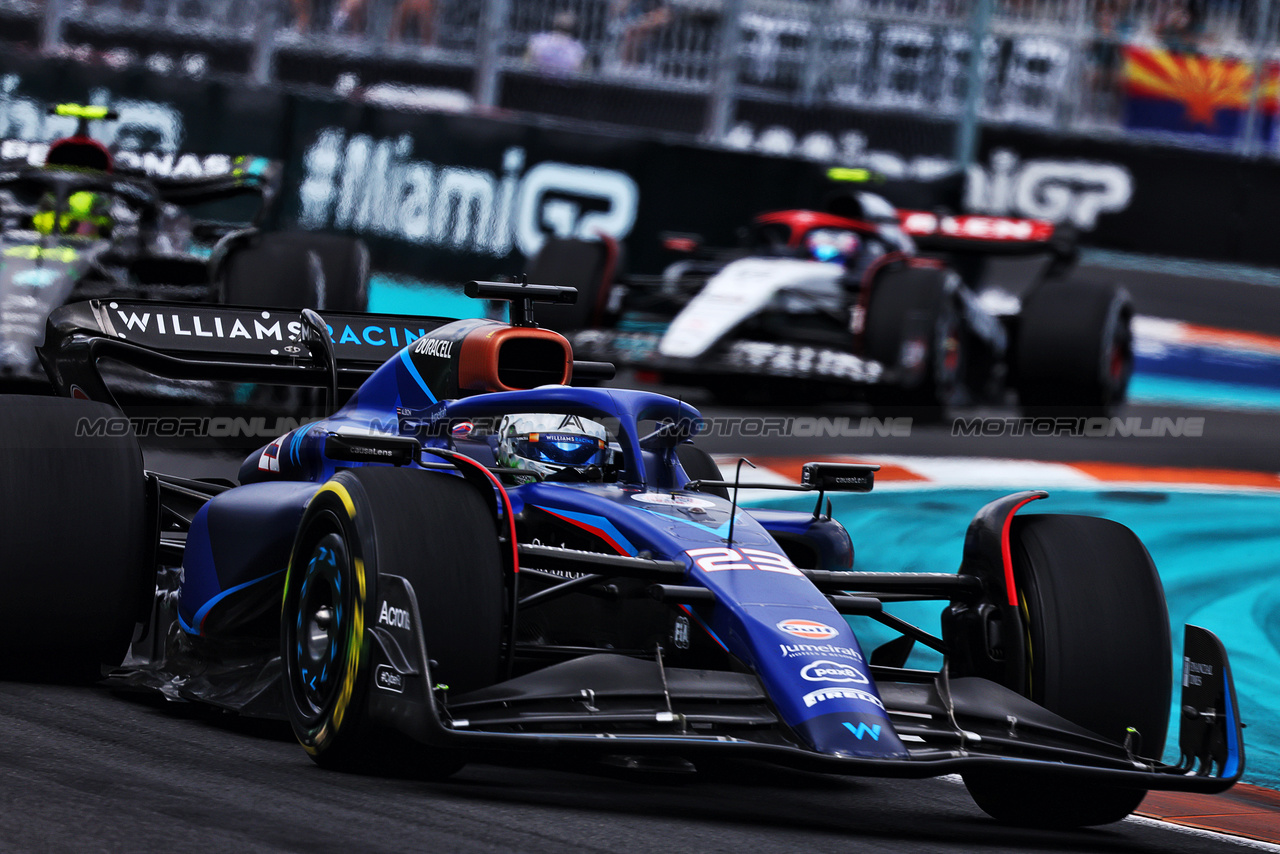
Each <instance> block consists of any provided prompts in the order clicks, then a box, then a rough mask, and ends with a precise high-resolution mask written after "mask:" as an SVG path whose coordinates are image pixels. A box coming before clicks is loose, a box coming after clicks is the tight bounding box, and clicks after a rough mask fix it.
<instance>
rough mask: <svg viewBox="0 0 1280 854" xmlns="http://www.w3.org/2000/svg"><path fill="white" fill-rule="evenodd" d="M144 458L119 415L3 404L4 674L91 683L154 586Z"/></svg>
mask: <svg viewBox="0 0 1280 854" xmlns="http://www.w3.org/2000/svg"><path fill="white" fill-rule="evenodd" d="M147 507H148V502H147V491H146V479H145V476H144V475H143V470H142V454H141V452H140V451H139V449H138V442H137V440H136V439H135V438H134V435H133V431H132V428H131V427H129V424H128V422H127V421H125V419H124V417H123V416H122V415H121V414H120V412H119V410H117V409H115V408H114V407H111V406H107V405H106V404H104V403H95V402H92V401H87V400H69V399H66V398H58V397H36V396H27V395H16V394H7V395H0V543H3V555H2V556H0V590H2V591H3V595H0V650H3V652H0V672H3V673H5V674H15V675H22V676H25V677H27V678H47V677H54V678H68V677H85V678H97V677H98V676H99V675H100V673H99V668H98V665H100V664H107V665H117V664H119V663H120V661H121V660H122V659H123V658H124V655H125V652H126V651H127V650H128V648H129V641H130V639H131V638H132V637H133V630H134V625H135V623H136V622H137V621H138V620H139V619H141V617H142V616H143V614H144V612H145V607H146V604H147V597H148V594H149V592H150V591H151V590H153V589H154V587H153V586H152V585H154V582H155V571H154V567H152V566H149V565H148V563H149V560H150V559H151V558H152V556H153V554H154V550H155V541H156V536H157V532H156V526H155V521H154V515H153V513H151V512H148V509H147Z"/></svg>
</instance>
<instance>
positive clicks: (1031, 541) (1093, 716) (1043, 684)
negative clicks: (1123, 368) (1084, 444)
mask: <svg viewBox="0 0 1280 854" xmlns="http://www.w3.org/2000/svg"><path fill="white" fill-rule="evenodd" d="M1010 546H1011V555H1012V557H1013V567H1014V577H1015V581H1016V583H1017V585H1018V590H1019V593H1020V596H1021V599H1022V608H1023V616H1024V621H1025V623H1026V627H1027V638H1026V639H1027V647H1028V653H1027V656H1026V660H1025V662H1024V665H1025V667H1026V671H1027V684H1028V685H1029V689H1028V692H1027V693H1028V695H1029V696H1030V698H1031V699H1032V700H1034V701H1035V702H1036V703H1038V704H1040V705H1041V706H1043V707H1045V708H1046V709H1048V710H1049V711H1051V712H1054V713H1056V714H1058V715H1061V716H1062V717H1064V718H1066V719H1067V720H1069V721H1071V722H1073V723H1075V724H1078V725H1079V726H1082V727H1084V728H1086V729H1088V730H1091V731H1092V732H1094V733H1097V734H1098V735H1100V736H1102V737H1104V738H1106V739H1108V740H1110V741H1113V742H1117V743H1119V742H1123V741H1124V739H1125V736H1126V734H1127V732H1128V730H1129V729H1130V728H1132V729H1135V730H1137V731H1138V734H1139V736H1140V743H1137V744H1135V749H1136V752H1139V753H1140V754H1141V755H1142V756H1148V757H1155V758H1159V757H1160V755H1161V753H1162V752H1163V751H1164V741H1165V733H1166V730H1167V729H1168V723H1169V702H1170V691H1171V684H1172V679H1173V674H1172V667H1171V659H1172V653H1171V651H1170V642H1169V615H1168V610H1167V608H1166V605H1165V599H1164V588H1163V587H1162V585H1161V583H1160V577H1159V575H1158V574H1157V573H1156V568H1155V565H1154V564H1153V563H1152V561H1151V556H1150V555H1149V554H1148V553H1147V550H1146V548H1145V547H1144V546H1143V545H1142V542H1141V541H1140V540H1139V539H1138V538H1137V536H1135V535H1134V533H1133V532H1132V531H1130V530H1129V529H1128V528H1126V527H1124V526H1123V525H1120V524H1118V523H1116V522H1112V521H1110V520H1108V519H1098V518H1093V517H1088V516H1060V515H1052V514H1044V515H1031V516H1015V517H1014V519H1013V521H1012V525H1011V527H1010ZM964 782H965V786H966V787H968V789H969V793H970V794H971V795H973V799H974V800H975V801H976V802H977V804H978V806H979V807H981V808H982V810H983V811H984V812H986V813H987V814H988V815H990V816H992V817H993V818H995V819H998V820H999V821H1002V822H1005V823H1008V824H1018V825H1026V826H1035V827H1055V828H1061V827H1087V826H1092V825H1098V824H1109V823H1111V822H1114V821H1119V820H1121V819H1122V818H1124V817H1125V816H1127V815H1129V814H1130V813H1131V812H1133V811H1134V810H1135V809H1136V808H1137V807H1138V804H1140V803H1141V802H1142V799H1143V797H1144V796H1145V795H1146V791H1145V790H1142V789H1125V788H1111V787H1106V786H1097V785H1092V784H1079V783H1064V782H1061V781H1060V780H1057V779H1055V778H1053V777H1050V776H1045V775H1038V774H1032V773H1026V772H1021V773H1019V772H1016V771H1014V772H1010V771H998V772H989V771H984V772H970V773H967V774H965V775H964Z"/></svg>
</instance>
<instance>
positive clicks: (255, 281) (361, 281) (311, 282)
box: [221, 232, 369, 314]
mask: <svg viewBox="0 0 1280 854" xmlns="http://www.w3.org/2000/svg"><path fill="white" fill-rule="evenodd" d="M317 265H319V271H320V273H321V274H322V276H321V277H320V278H321V279H322V280H323V281H320V280H319V279H317V277H316V275H315V274H316V267H317ZM221 277H222V293H223V298H224V299H225V300H226V302H227V303H228V304H230V305H249V306H263V307H265V308H291V309H302V308H311V309H315V310H316V311H318V312H320V313H321V314H323V313H324V312H325V311H338V312H363V311H367V310H368V308H369V250H368V249H367V248H365V245H364V243H363V242H362V241H360V240H357V239H354V238H351V237H343V236H340V235H335V234H312V233H310V232H278V233H270V234H257V235H254V236H253V237H252V238H250V239H249V240H248V242H246V243H243V244H237V245H235V246H234V247H233V248H232V249H231V251H230V252H229V253H228V255H227V257H226V259H225V260H224V261H223V262H222V266H221Z"/></svg>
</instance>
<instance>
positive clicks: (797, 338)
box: [530, 188, 1133, 411]
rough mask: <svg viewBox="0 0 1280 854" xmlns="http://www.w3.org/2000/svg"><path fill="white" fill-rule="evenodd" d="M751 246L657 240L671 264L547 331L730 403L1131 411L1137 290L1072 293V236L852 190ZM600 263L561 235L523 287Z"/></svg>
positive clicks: (605, 292)
mask: <svg viewBox="0 0 1280 854" xmlns="http://www.w3.org/2000/svg"><path fill="white" fill-rule="evenodd" d="M743 236H744V240H743V245H742V246H740V247H737V248H734V249H706V248H704V247H702V246H701V241H700V239H699V238H698V237H697V236H696V235H684V234H668V235H665V237H664V244H665V246H666V247H667V248H668V249H670V250H672V251H676V252H680V253H682V254H683V257H682V258H680V260H677V261H675V262H674V263H672V264H670V265H669V266H668V267H667V268H666V269H665V270H664V271H663V273H662V274H661V275H660V276H651V277H631V278H628V279H626V280H625V282H623V283H614V282H612V281H604V280H603V279H601V280H599V281H597V282H594V284H595V293H596V296H597V298H596V300H594V301H590V300H588V301H587V305H586V306H585V307H583V308H579V309H578V310H577V313H576V314H573V315H569V314H567V313H562V315H561V316H559V317H557V318H555V320H556V322H558V323H559V326H557V327H556V328H558V329H560V330H561V331H569V332H570V333H571V337H572V339H573V343H574V347H575V350H576V351H577V352H579V353H581V354H582V355H583V356H584V357H587V358H591V359H601V360H607V361H612V362H615V363H617V364H620V365H629V366H632V367H635V368H637V369H645V370H648V371H652V372H655V373H656V374H658V375H659V377H660V378H661V379H662V380H663V381H665V382H669V383H673V384H679V385H695V386H702V387H705V388H708V389H710V390H712V392H715V393H719V394H720V396H723V397H724V398H726V399H736V400H739V401H740V400H742V399H743V394H744V392H746V391H747V390H751V389H754V390H755V391H757V392H759V393H761V394H762V395H767V396H768V397H769V398H772V399H778V398H779V397H783V398H786V399H789V400H792V401H796V400H802V401H811V400H814V399H820V398H821V397H822V396H825V395H821V394H819V392H830V391H832V390H834V391H835V392H836V393H837V395H838V396H840V397H846V398H847V397H850V396H851V394H850V393H851V392H856V393H858V394H861V395H862V396H864V397H865V398H866V399H868V400H870V401H871V402H880V403H895V404H903V405H910V406H929V407H936V406H946V405H949V404H961V403H973V402H984V401H986V402H1000V401H1004V400H1006V399H1007V397H1008V392H1009V390H1013V391H1015V392H1016V395H1017V400H1018V402H1019V403H1020V404H1022V405H1023V406H1024V407H1042V406H1050V405H1055V406H1056V405H1069V406H1074V407H1078V408H1082V409H1090V410H1095V411H1102V410H1105V409H1107V408H1108V407H1110V406H1112V405H1114V404H1117V403H1119V402H1121V401H1122V400H1123V399H1124V396H1125V391H1126V388H1127V386H1128V382H1129V376H1130V374H1131V372H1132V364H1133V354H1132V345H1131V341H1132V335H1131V332H1130V320H1131V318H1132V315H1133V308H1132V304H1131V302H1130V299H1129V296H1128V294H1127V293H1126V292H1125V291H1124V290H1123V289H1121V288H1119V287H1117V286H1114V285H1111V284H1101V283H1090V282H1080V281H1067V280H1066V278H1065V275H1064V274H1065V273H1066V272H1067V271H1068V270H1069V269H1070V267H1071V266H1072V264H1073V263H1074V260H1075V240H1074V235H1073V234H1071V233H1070V232H1069V231H1067V230H1066V229H1063V228H1061V227H1056V226H1054V224H1053V223H1050V222H1046V221H1040V220H1027V219H1012V218H1004V217H986V216H949V215H943V214H935V213H930V212H926V211H910V210H900V209H897V208H894V207H893V206H892V205H890V204H889V203H888V202H887V201H886V200H885V199H884V198H882V197H881V196H879V195H877V194H875V193H871V192H867V191H865V190H863V189H861V188H859V189H857V190H853V191H845V192H842V193H838V194H836V195H833V196H831V197H829V199H828V200H827V203H826V205H825V209H824V210H785V211H777V212H772V213H766V214H762V215H760V216H757V217H756V218H755V219H754V220H753V221H752V222H751V224H750V226H749V227H748V228H747V229H746V230H745V232H744V235H743ZM593 253H594V256H600V257H607V256H608V248H607V246H605V245H603V244H599V245H597V246H595V247H593V246H591V245H589V244H582V243H578V244H577V245H574V243H573V242H572V241H563V240H560V241H555V240H553V241H551V242H549V244H548V246H547V247H546V248H545V249H544V252H543V254H542V256H540V257H539V259H538V260H537V262H536V263H535V264H534V269H532V270H531V271H530V278H531V279H532V280H534V281H552V280H555V281H572V282H573V283H574V284H576V285H578V286H579V288H580V289H583V288H587V289H590V288H591V286H592V284H593V282H592V277H593V276H595V275H596V273H594V272H584V271H587V270H592V269H594V268H593V265H592V261H591V259H592V258H593V257H594V256H593ZM1014 256H1026V258H1027V261H1026V262H1024V263H1022V264H1021V267H1022V270H1021V271H1020V272H1019V273H1018V274H1017V275H1018V276H1020V277H1021V281H1018V282H1017V283H1016V287H1014V288H1012V289H1006V288H993V287H991V285H990V277H989V276H988V267H989V262H991V260H992V259H994V258H1002V257H1009V258H1012V257H1014ZM1036 261H1038V262H1039V263H1035V262H1036ZM599 266H608V265H607V264H604V265H599V264H597V265H596V267H599ZM1006 266H1009V265H1006ZM575 271H576V273H577V275H574V272H575ZM549 277H550V278H549Z"/></svg>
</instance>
